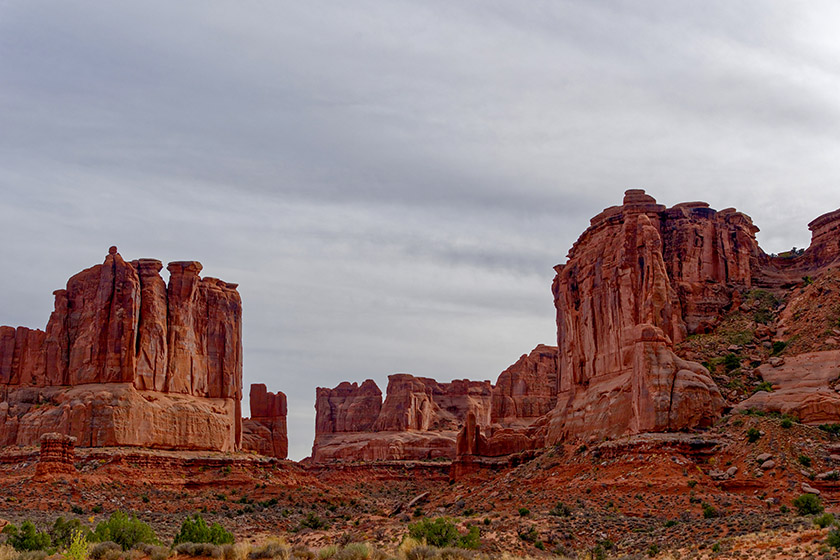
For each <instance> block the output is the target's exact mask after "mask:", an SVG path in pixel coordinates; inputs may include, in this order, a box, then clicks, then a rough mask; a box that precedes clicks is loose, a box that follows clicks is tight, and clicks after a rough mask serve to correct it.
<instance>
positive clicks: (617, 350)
mask: <svg viewBox="0 0 840 560" xmlns="http://www.w3.org/2000/svg"><path fill="white" fill-rule="evenodd" d="M728 215H729V214H727V216H728ZM732 216H734V214H732ZM729 224H735V225H733V226H732V227H735V229H736V231H734V232H730V233H731V235H730V236H729V237H730V238H731V239H735V238H737V237H738V235H741V236H746V239H751V238H750V237H749V234H750V232H753V229H750V227H748V226H749V225H750V223H749V221H748V219H747V218H745V217H744V218H738V219H737V220H733V221H732V222H730V221H727V220H726V219H723V218H719V217H718V216H717V213H716V212H714V211H711V210H709V209H708V208H705V207H703V206H697V205H687V206H682V207H675V208H674V209H671V210H666V209H665V207H663V206H661V205H657V204H655V201H654V200H653V198H651V197H649V196H648V195H645V194H644V192H643V191H628V192H627V195H626V196H625V204H624V205H623V206H621V207H614V208H612V209H608V210H606V211H605V212H604V213H602V214H601V215H599V216H597V217H596V218H593V220H592V225H591V226H590V228H589V229H587V231H586V232H584V234H583V235H582V236H581V238H580V239H579V240H578V241H577V243H575V245H574V247H573V248H572V250H571V251H570V253H569V260H568V262H567V263H566V264H565V265H560V266H558V267H557V277H556V278H555V281H554V284H553V288H552V291H553V293H554V296H555V307H556V309H557V326H558V346H559V348H560V351H559V353H560V357H559V391H558V405H557V408H556V409H555V410H554V411H553V412H552V419H551V426H550V429H549V435H548V439H549V442H554V441H559V440H562V439H566V438H568V437H585V438H601V437H604V436H609V437H617V436H621V435H624V434H633V433H640V432H657V431H678V430H684V429H688V428H693V427H696V426H702V425H708V424H710V423H712V422H713V421H714V420H715V418H717V417H718V416H719V414H720V412H721V410H722V408H723V399H722V397H721V395H720V391H719V390H718V388H717V387H716V386H715V384H714V382H713V381H712V379H711V377H710V376H709V373H708V371H706V369H705V368H704V367H703V366H701V365H700V364H696V363H694V362H689V361H686V360H682V359H680V358H679V357H677V356H676V355H675V354H674V352H673V344H674V342H675V341H679V340H682V339H683V337H685V335H686V333H687V332H688V328H687V326H686V323H685V322H684V320H683V316H682V309H683V304H682V303H683V300H681V299H680V295H681V294H682V295H684V297H687V296H685V295H686V294H688V295H689V296H690V297H687V299H685V301H686V304H687V305H685V308H686V309H687V310H688V312H689V313H694V315H693V316H694V317H697V323H698V325H699V323H700V322H701V321H700V319H699V317H700V316H699V315H697V314H696V313H695V311H696V310H697V309H709V308H716V307H717V305H718V304H717V303H715V304H714V305H713V304H712V303H710V302H711V300H710V299H709V293H708V292H706V291H703V290H696V289H693V288H692V289H690V290H689V289H688V288H687V287H683V288H682V289H681V290H680V291H678V290H677V289H676V288H675V286H674V283H672V281H671V278H670V276H669V264H670V265H671V266H670V268H671V273H672V274H675V275H679V276H677V277H678V278H680V279H682V282H683V284H685V285H686V286H688V285H689V284H692V283H693V282H695V281H697V282H699V281H702V275H703V274H706V273H712V272H714V273H716V274H724V275H725V279H729V280H731V281H732V282H733V283H737V282H746V283H748V281H749V276H748V271H749V266H748V265H749V259H750V258H751V251H752V247H751V246H750V247H747V248H746V249H747V250H746V252H744V251H742V250H741V246H740V245H736V247H735V248H734V249H733V251H735V250H736V249H737V251H736V252H737V255H738V259H740V260H741V261H743V262H744V263H745V266H746V271H745V272H743V274H742V273H741V272H738V273H737V274H736V273H735V270H740V269H735V270H733V271H732V272H729V271H726V270H725V271H723V272H721V271H718V265H719V264H720V259H723V260H724V261H725V260H726V257H725V255H714V254H712V255H709V254H708V250H707V249H703V246H704V245H703V244H704V242H705V241H704V239H705V238H703V235H702V232H709V231H711V232H713V233H714V234H715V235H718V233H716V232H717V231H718V230H719V229H720V228H724V226H726V227H730V226H729ZM739 228H740V229H739ZM663 231H664V232H666V234H665V237H666V239H668V241H667V242H664V241H663V233H662V232H663ZM707 234H708V233H707ZM688 239H694V240H695V241H687V240H688ZM689 246H690V247H692V248H696V247H698V246H699V247H700V248H701V249H703V250H701V251H699V252H696V253H691V252H690V253H689V254H687V255H684V254H683V253H684V252H685V249H686V248H687V247H689ZM716 246H717V245H716V244H715V243H712V242H711V241H710V242H709V245H708V247H716ZM668 247H670V249H669V248H668ZM666 254H667V255H672V256H674V258H676V257H677V256H681V257H683V259H684V260H686V261H691V262H693V263H694V264H693V265H692V266H689V265H688V264H687V263H681V265H680V267H678V268H675V267H674V265H673V263H668V264H666V262H665V260H664V257H665V255H666ZM732 258H735V256H733V257H732ZM736 260H737V259H736ZM716 263H717V264H716ZM723 268H724V269H725V268H726V267H723Z"/></svg>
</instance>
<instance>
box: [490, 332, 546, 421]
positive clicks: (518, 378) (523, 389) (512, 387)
mask: <svg viewBox="0 0 840 560" xmlns="http://www.w3.org/2000/svg"><path fill="white" fill-rule="evenodd" d="M556 404H557V348H556V347H554V346H546V345H544V344H540V345H539V346H537V347H536V348H534V349H533V350H532V351H531V353H530V354H523V356H522V357H521V358H519V360H518V361H517V362H516V363H515V364H513V365H512V366H510V367H509V368H508V369H506V370H505V371H503V372H502V373H501V374H500V375H499V378H498V379H497V380H496V385H495V386H494V387H493V400H492V410H491V412H490V421H491V423H493V424H495V423H501V424H505V425H510V424H522V423H526V424H527V423H530V422H531V421H532V420H533V419H535V418H539V417H540V416H543V415H545V414H546V413H548V412H549V411H551V410H552V409H553V408H554V407H555V405H556Z"/></svg>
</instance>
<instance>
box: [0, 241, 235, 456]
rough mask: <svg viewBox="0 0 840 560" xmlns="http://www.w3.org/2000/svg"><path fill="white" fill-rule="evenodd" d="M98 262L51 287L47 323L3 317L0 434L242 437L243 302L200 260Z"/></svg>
mask: <svg viewBox="0 0 840 560" xmlns="http://www.w3.org/2000/svg"><path fill="white" fill-rule="evenodd" d="M167 268H168V270H169V272H170V279H169V285H168V286H166V285H165V283H164V281H163V279H162V278H161V277H160V270H161V269H162V265H161V263H160V261H156V260H152V259H140V260H136V261H132V262H126V261H125V260H123V258H122V257H121V256H120V254H119V253H118V252H117V249H116V247H111V249H110V250H109V252H108V255H107V256H106V258H105V262H104V263H103V264H101V265H96V266H93V267H91V268H89V269H87V270H84V271H82V272H80V273H78V274H76V275H75V276H73V277H72V278H70V280H69V281H68V282H67V287H66V289H63V290H57V291H56V292H55V310H54V311H53V313H52V314H51V316H50V319H49V322H48V324H47V328H46V331H38V330H32V329H28V328H25V327H18V328H17V329H14V328H12V327H0V444H2V445H15V444H17V445H34V444H36V443H37V442H38V441H39V438H40V436H41V435H42V434H44V433H49V432H57V433H62V434H67V435H71V436H74V437H76V438H77V440H78V444H79V445H81V446H114V445H137V446H145V447H162V448H175V449H207V450H218V451H233V450H236V449H238V448H239V446H240V437H241V431H242V429H241V413H240V401H241V397H242V305H241V301H240V298H239V293H238V292H237V290H236V288H237V285H236V284H229V283H226V282H223V281H221V280H218V279H215V278H201V277H200V276H199V272H200V271H201V264H200V263H198V262H195V261H187V262H173V263H170V264H169V266H168V267H167Z"/></svg>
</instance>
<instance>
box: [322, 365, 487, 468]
mask: <svg viewBox="0 0 840 560" xmlns="http://www.w3.org/2000/svg"><path fill="white" fill-rule="evenodd" d="M491 391H492V386H491V385H490V382H489V381H483V382H479V381H467V380H456V381H453V382H451V383H438V382H436V381H434V380H433V379H429V378H423V377H414V376H412V375H408V374H404V373H403V374H395V375H391V376H389V377H388V389H387V396H386V398H385V401H384V402H383V401H382V392H381V391H380V390H379V388H378V387H377V386H376V383H374V382H373V381H372V380H370V379H369V380H367V381H365V382H364V383H363V384H362V385H361V386H359V385H357V384H356V383H353V384H352V385H351V384H350V383H342V384H340V385H339V386H338V387H336V388H334V389H325V388H321V387H319V388H318V389H317V391H316V394H317V400H316V403H315V410H316V419H315V443H314V445H313V447H312V458H313V460H314V461H316V462H325V461H333V460H392V459H396V460H408V459H437V458H452V457H454V456H455V438H456V436H457V432H458V429H459V428H460V426H461V423H462V422H463V419H464V418H465V417H466V415H467V413H468V412H470V411H473V412H474V413H477V414H478V415H480V416H481V417H482V418H484V419H485V421H486V422H489V419H490V405H491V398H492V396H491Z"/></svg>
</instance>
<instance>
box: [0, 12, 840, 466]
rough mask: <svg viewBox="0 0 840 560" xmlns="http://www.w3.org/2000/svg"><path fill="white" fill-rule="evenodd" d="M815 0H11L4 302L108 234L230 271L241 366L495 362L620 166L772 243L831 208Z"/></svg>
mask: <svg viewBox="0 0 840 560" xmlns="http://www.w3.org/2000/svg"><path fill="white" fill-rule="evenodd" d="M838 15H840V13H838V8H837V7H836V6H835V5H834V4H833V3H831V2H808V3H807V4H805V3H785V2H764V1H762V2H738V3H732V2H728V1H717V2H690V3H685V2H683V3H673V2H668V1H656V2H653V1H652V2H642V3H640V2H618V1H610V2H608V1H596V2H571V1H569V2H528V3H526V4H522V3H515V2H502V1H489V2H459V3H453V2H443V1H437V2H435V1H433V2H400V1H395V2H388V3H382V2H372V1H363V2H354V3H345V2H316V3H313V2H305V3H301V2H274V3H267V4H261V5H249V6H247V7H245V6H243V5H242V4H241V3H234V2H210V3H208V2H197V1H195V2H178V3H175V4H173V3H170V2H154V1H152V2H144V3H142V4H140V3H137V4H135V5H128V4H125V3H119V4H116V3H110V4H109V3H93V2H77V3H74V4H73V5H72V6H71V5H68V4H66V3H61V2H6V3H4V4H3V6H2V7H0V130H2V133H0V189H1V191H0V192H2V201H3V203H2V205H0V262H3V263H4V268H3V272H4V274H2V275H0V310H2V312H3V313H2V317H0V322H2V323H4V324H23V325H29V326H43V325H44V324H45V323H46V320H47V317H48V315H49V312H50V310H51V306H52V301H51V296H50V293H51V291H52V290H54V289H56V288H58V287H61V286H62V284H63V282H64V281H65V280H66V278H68V277H69V276H70V275H72V274H73V273H75V272H77V271H78V270H80V269H81V268H83V267H86V266H89V265H92V264H94V263H96V262H100V261H101V259H102V257H103V255H104V254H105V251H106V249H107V247H108V246H109V245H110V244H112V243H114V244H117V245H118V246H119V247H120V250H121V252H122V253H123V255H124V256H126V257H127V258H135V257H141V256H149V257H156V258H160V259H162V260H177V259H185V258H187V259H198V260H201V261H202V262H203V263H204V265H205V274H207V275H212V276H218V277H221V278H225V279H226V280H229V281H234V282H239V283H240V291H241V293H242V296H243V301H244V306H245V326H244V329H245V352H246V354H245V370H246V371H245V381H246V383H251V382H266V383H267V384H268V385H269V388H271V389H280V390H284V391H286V392H287V393H288V395H289V402H290V423H289V425H290V439H291V441H292V456H293V457H296V458H300V457H302V456H304V455H306V454H307V453H308V449H309V446H310V445H311V441H312V433H313V416H314V413H313V408H312V407H313V399H314V387H315V386H316V385H322V386H333V385H335V384H337V383H338V382H339V381H341V380H344V379H349V380H359V381H361V380H363V379H365V378H367V377H372V378H374V379H376V380H377V382H378V383H380V384H381V385H382V386H383V388H384V383H385V378H386V376H387V374H389V373H393V372H396V371H410V372H413V373H416V374H420V375H427V376H433V377H436V378H439V379H444V380H445V379H451V378H455V377H470V378H475V379H494V378H495V377H496V375H497V374H498V373H499V372H500V371H501V370H502V369H504V368H505V367H506V366H507V365H509V364H510V363H512V362H513V361H514V360H515V359H516V358H517V357H518V356H519V355H520V354H521V353H523V352H527V351H528V350H530V348H532V347H533V346H534V345H536V344H537V343H540V342H544V343H550V342H552V340H553V339H554V327H553V316H554V310H553V307H552V304H551V297H550V293H549V286H550V282H551V278H552V277H553V271H552V269H551V267H552V266H553V265H554V264H556V263H558V262H562V261H563V260H564V258H565V254H566V252H567V250H568V249H569V247H570V246H571V244H572V243H573V241H574V240H575V239H576V237H577V235H579V234H580V232H581V231H583V229H584V228H585V227H586V226H587V225H588V223H589V218H590V217H591V216H593V215H595V214H596V213H598V212H599V211H600V210H601V209H602V208H604V207H606V206H610V205H613V204H617V203H619V202H620V200H621V195H622V192H623V191H624V189H625V188H630V187H642V188H646V189H647V190H648V191H649V192H651V194H653V195H654V196H656V197H657V198H658V199H659V200H660V202H662V203H665V204H674V203H677V202H680V201H683V200H687V199H701V200H707V201H708V202H710V203H711V204H712V206H713V207H717V208H723V207H729V206H734V207H737V208H738V209H740V210H742V211H744V212H746V213H748V214H750V215H751V216H752V217H753V219H754V220H755V222H756V224H757V225H758V226H759V227H761V228H762V231H761V233H760V234H759V239H760V241H761V243H762V246H763V247H764V248H765V249H766V250H767V251H768V252H769V251H780V250H784V249H787V248H790V247H791V246H793V245H796V246H799V247H802V246H807V244H808V239H809V233H808V230H807V227H806V225H807V223H808V222H809V221H810V220H811V219H813V218H814V217H816V216H817V215H819V214H821V213H823V212H826V211H829V210H833V209H835V208H837V207H840V195H838V193H840V191H838V189H837V183H838V179H840V170H838V167H837V161H838V160H840V153H838V152H840V136H838V135H840V133H838V130H840V127H838V126H837V125H838V115H840V102H838V101H837V96H836V92H837V91H838V86H840V63H838V62H837V61H838V60H840V56H838V55H840V40H838V39H837V37H836V32H835V29H834V28H833V27H834V26H833V22H836V21H837V16H838Z"/></svg>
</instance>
